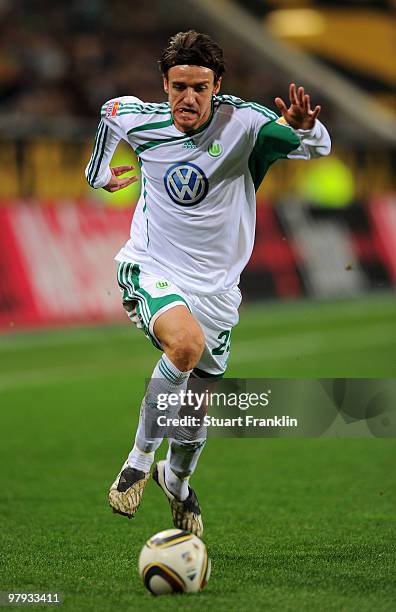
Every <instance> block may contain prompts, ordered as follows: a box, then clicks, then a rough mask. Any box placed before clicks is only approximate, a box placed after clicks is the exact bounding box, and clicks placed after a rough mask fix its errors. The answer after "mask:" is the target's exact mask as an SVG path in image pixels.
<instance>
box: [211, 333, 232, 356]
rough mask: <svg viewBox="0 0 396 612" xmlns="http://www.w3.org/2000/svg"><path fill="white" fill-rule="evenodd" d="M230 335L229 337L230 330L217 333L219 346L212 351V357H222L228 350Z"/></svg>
mask: <svg viewBox="0 0 396 612" xmlns="http://www.w3.org/2000/svg"><path fill="white" fill-rule="evenodd" d="M230 335H231V330H230V329H225V330H224V331H222V332H220V333H219V335H218V336H217V339H218V340H221V344H219V346H216V348H214V349H213V351H212V355H224V353H225V351H229V350H230V344H229V342H228V341H229V339H230ZM227 344H228V346H227Z"/></svg>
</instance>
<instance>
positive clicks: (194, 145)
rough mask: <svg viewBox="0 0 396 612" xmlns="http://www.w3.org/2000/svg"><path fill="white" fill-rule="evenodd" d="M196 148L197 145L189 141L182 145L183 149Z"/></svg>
mask: <svg viewBox="0 0 396 612" xmlns="http://www.w3.org/2000/svg"><path fill="white" fill-rule="evenodd" d="M196 148H197V145H196V144H195V142H194V141H193V140H191V139H190V140H187V141H186V142H184V143H183V149H196Z"/></svg>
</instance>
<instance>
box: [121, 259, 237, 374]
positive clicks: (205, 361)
mask: <svg viewBox="0 0 396 612" xmlns="http://www.w3.org/2000/svg"><path fill="white" fill-rule="evenodd" d="M117 278H118V284H119V286H120V289H121V292H122V294H123V295H122V301H123V305H124V308H125V310H126V312H127V314H128V316H129V318H130V319H131V321H132V322H133V323H134V324H135V325H136V326H137V327H138V328H139V329H143V331H144V333H145V334H146V336H147V337H148V338H149V339H150V340H151V342H152V343H153V344H154V346H155V347H157V348H158V349H160V350H163V349H162V346H161V343H160V342H159V340H158V338H156V337H155V334H154V323H155V321H156V320H157V319H158V317H159V316H160V315H161V314H162V313H164V312H166V311H167V310H169V309H170V308H173V307H174V306H176V305H178V304H180V305H183V306H186V307H187V308H188V309H189V311H190V312H191V314H192V315H193V317H194V318H195V319H196V320H197V321H198V322H199V324H200V325H201V327H202V329H203V332H204V335H205V349H204V352H203V353H202V357H201V359H200V361H199V363H198V364H197V366H196V368H195V369H194V373H195V374H196V375H197V376H200V377H206V376H207V377H208V378H211V377H220V376H222V375H223V374H224V372H225V370H226V367H227V360H228V357H229V354H230V345H231V330H232V328H233V327H235V325H237V323H238V321H239V315H238V308H239V305H240V303H241V299H242V296H241V292H240V290H239V288H238V287H234V288H233V289H231V290H230V291H228V292H227V293H221V294H219V295H195V294H192V293H189V292H187V291H183V290H182V289H180V287H178V286H177V285H175V284H174V283H172V282H171V281H169V280H168V279H166V278H164V277H161V276H155V275H153V274H147V273H145V272H144V271H143V270H142V269H141V267H140V265H139V264H136V263H135V264H133V263H127V262H121V263H120V264H119V266H118V273H117Z"/></svg>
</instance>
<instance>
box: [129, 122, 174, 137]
mask: <svg viewBox="0 0 396 612" xmlns="http://www.w3.org/2000/svg"><path fill="white" fill-rule="evenodd" d="M172 124H173V118H171V119H167V120H166V121H155V122H154V123H144V124H143V125H138V126H137V127H134V128H132V129H131V130H128V132H127V134H128V136H129V134H135V133H136V132H144V131H145V130H158V129H161V128H165V127H169V126H170V125H172Z"/></svg>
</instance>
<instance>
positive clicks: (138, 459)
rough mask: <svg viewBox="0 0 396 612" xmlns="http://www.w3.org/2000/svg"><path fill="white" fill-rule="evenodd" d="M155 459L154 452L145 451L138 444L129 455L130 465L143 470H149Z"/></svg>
mask: <svg viewBox="0 0 396 612" xmlns="http://www.w3.org/2000/svg"><path fill="white" fill-rule="evenodd" d="M153 461H154V452H153V451H152V452H150V453H145V452H143V451H141V450H139V449H138V447H137V446H136V444H135V445H134V447H133V449H132V450H131V452H130V453H129V455H128V465H129V466H130V467H132V468H135V470H140V471H141V472H146V473H147V472H149V471H150V468H151V466H152V464H153Z"/></svg>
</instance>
